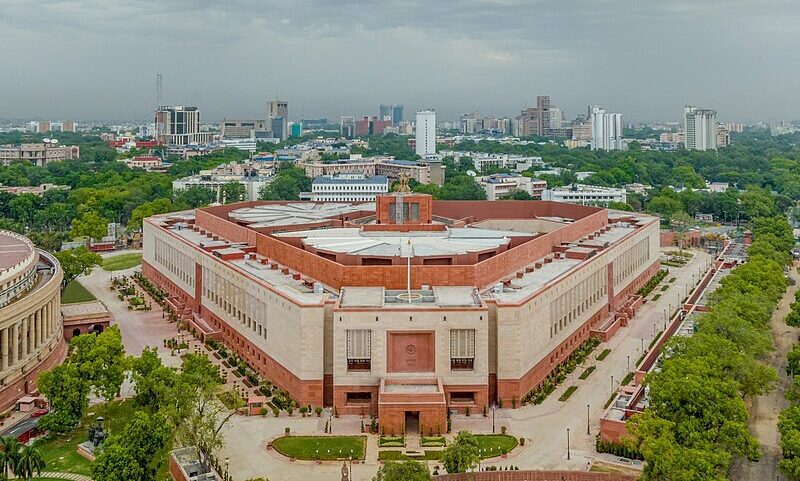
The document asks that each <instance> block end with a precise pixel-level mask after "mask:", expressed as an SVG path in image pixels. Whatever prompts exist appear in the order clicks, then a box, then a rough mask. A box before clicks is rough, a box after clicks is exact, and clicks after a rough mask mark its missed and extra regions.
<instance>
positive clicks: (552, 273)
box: [483, 223, 636, 303]
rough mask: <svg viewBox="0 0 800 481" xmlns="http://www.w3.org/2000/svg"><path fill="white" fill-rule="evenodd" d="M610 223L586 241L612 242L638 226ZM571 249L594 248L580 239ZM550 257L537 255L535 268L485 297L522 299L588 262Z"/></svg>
mask: <svg viewBox="0 0 800 481" xmlns="http://www.w3.org/2000/svg"><path fill="white" fill-rule="evenodd" d="M610 227H611V228H610V229H609V230H608V231H606V232H604V233H602V234H600V235H597V236H595V238H594V239H592V240H587V241H586V242H587V243H588V244H591V245H603V244H606V243H608V244H609V245H612V244H614V243H616V242H618V241H620V240H621V239H622V238H623V237H625V236H626V235H628V234H630V233H632V232H634V231H635V230H636V228H635V227H633V226H631V225H629V224H624V223H616V224H612V225H611V226H610ZM567 250H568V251H575V252H588V251H589V250H594V249H587V248H585V247H581V246H580V242H575V243H573V244H570V246H569V248H568V249H567ZM548 258H549V259H551V260H550V262H545V261H544V259H537V260H535V261H534V262H532V263H531V265H530V266H529V267H533V270H532V271H530V272H528V270H527V269H526V272H525V273H524V274H523V275H522V277H516V276H515V277H512V278H511V279H510V281H509V282H508V285H506V286H504V287H503V289H502V292H495V290H494V289H492V290H489V291H486V292H485V293H484V294H483V295H484V297H485V298H490V299H496V300H498V301H500V302H508V303H514V302H519V301H522V300H523V299H526V298H527V297H529V296H531V295H532V294H534V293H535V292H536V291H538V290H539V289H542V288H544V287H546V286H547V285H548V284H550V283H551V282H553V281H555V280H556V279H558V278H559V277H561V276H563V275H564V274H566V273H568V272H569V271H571V270H572V269H574V268H575V267H577V266H579V265H580V264H582V263H583V262H585V261H584V260H581V259H570V258H559V257H557V256H552V257H548ZM536 262H541V263H542V265H541V267H538V268H537V267H535V264H536Z"/></svg>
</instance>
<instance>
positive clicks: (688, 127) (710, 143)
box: [683, 105, 717, 150]
mask: <svg viewBox="0 0 800 481" xmlns="http://www.w3.org/2000/svg"><path fill="white" fill-rule="evenodd" d="M683 113H684V119H683V121H684V123H683V127H684V132H685V133H686V139H685V146H686V150H717V111H716V110H709V109H700V108H697V107H695V106H694V105H687V106H686V108H684V110H683Z"/></svg>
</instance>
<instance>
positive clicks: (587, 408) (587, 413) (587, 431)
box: [586, 404, 591, 436]
mask: <svg viewBox="0 0 800 481" xmlns="http://www.w3.org/2000/svg"><path fill="white" fill-rule="evenodd" d="M589 423H590V421H589V405H588V404H587V405H586V435H587V436H589V435H590V434H591V433H590V432H589Z"/></svg>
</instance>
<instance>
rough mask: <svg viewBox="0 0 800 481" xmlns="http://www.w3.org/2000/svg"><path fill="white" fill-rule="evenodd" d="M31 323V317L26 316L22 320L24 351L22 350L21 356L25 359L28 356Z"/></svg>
mask: <svg viewBox="0 0 800 481" xmlns="http://www.w3.org/2000/svg"><path fill="white" fill-rule="evenodd" d="M29 323H30V317H26V318H25V319H23V320H22V323H21V324H20V327H21V328H22V336H21V337H22V352H20V356H19V357H20V358H21V359H25V358H26V357H28V332H29V330H28V324H29Z"/></svg>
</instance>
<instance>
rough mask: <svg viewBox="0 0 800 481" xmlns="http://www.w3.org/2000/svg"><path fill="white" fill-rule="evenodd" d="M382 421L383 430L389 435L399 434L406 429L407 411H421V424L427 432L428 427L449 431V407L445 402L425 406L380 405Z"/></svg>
mask: <svg viewBox="0 0 800 481" xmlns="http://www.w3.org/2000/svg"><path fill="white" fill-rule="evenodd" d="M379 409H380V417H379V418H378V422H379V423H380V426H381V427H380V429H381V432H385V433H386V434H387V435H391V434H394V435H398V434H400V433H402V432H403V431H404V430H405V424H406V411H414V412H419V425H420V427H422V428H423V429H424V430H425V432H426V433H427V432H428V428H429V427H432V428H433V431H434V433H435V432H442V433H445V432H447V407H446V406H445V404H443V403H442V404H438V405H428V406H423V405H420V404H414V403H410V404H407V405H404V404H394V403H393V404H391V405H381V406H380V408H379Z"/></svg>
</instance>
